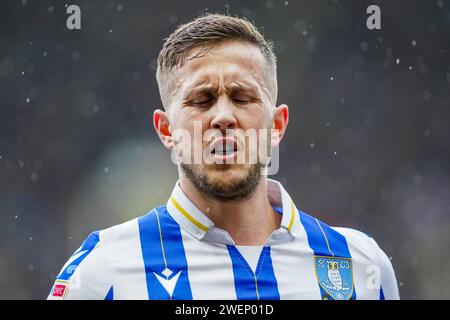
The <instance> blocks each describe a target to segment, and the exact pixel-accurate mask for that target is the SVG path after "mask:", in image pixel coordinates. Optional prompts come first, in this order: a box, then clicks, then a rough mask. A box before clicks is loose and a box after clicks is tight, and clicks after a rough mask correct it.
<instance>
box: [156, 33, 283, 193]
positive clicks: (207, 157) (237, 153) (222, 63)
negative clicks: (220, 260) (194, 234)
mask: <svg viewBox="0 0 450 320" xmlns="http://www.w3.org/2000/svg"><path fill="white" fill-rule="evenodd" d="M199 50H201V48H196V49H193V50H192V51H191V52H190V54H189V56H190V57H191V56H193V55H195V54H196V53H198V52H199ZM265 68H266V62H265V59H264V57H263V55H262V53H261V52H260V50H259V49H258V48H257V47H256V46H254V45H252V44H249V43H246V42H242V41H226V42H222V43H219V44H217V45H216V46H214V48H213V49H212V50H210V51H209V52H208V53H207V54H206V55H204V56H201V57H197V58H194V59H192V60H189V59H187V60H186V62H185V64H184V65H183V66H182V67H181V68H178V69H175V70H174V73H173V74H172V75H171V80H169V81H171V83H170V85H169V86H168V87H169V88H170V90H169V91H168V94H169V95H170V98H169V99H170V106H169V107H168V108H167V113H166V116H167V122H168V124H169V131H170V134H171V137H172V138H173V145H171V146H169V148H172V147H174V148H175V151H176V152H177V153H178V154H179V153H180V152H182V153H183V156H184V157H185V158H184V159H183V158H181V161H182V163H181V164H180V166H181V169H182V173H183V174H185V175H186V177H187V178H188V179H189V180H190V181H191V182H192V183H193V184H194V185H195V186H196V187H197V189H200V191H203V192H204V193H207V194H208V195H210V196H212V197H215V198H218V199H221V200H234V199H239V198H245V197H246V196H248V195H249V194H251V193H252V191H253V190H254V189H255V188H256V186H257V184H258V182H259V179H260V172H261V168H263V167H264V163H266V162H267V158H268V154H269V153H270V150H271V146H272V143H271V138H270V129H271V128H273V125H274V116H276V114H277V112H276V111H277V109H278V108H275V106H274V104H273V103H272V99H274V97H271V96H270V92H269V89H268V87H267V85H266V83H267V81H265V79H264V72H265ZM279 108H282V107H279ZM282 109H286V111H285V118H286V119H285V120H286V121H285V122H286V123H287V107H286V106H283V108H282ZM278 113H279V112H278ZM155 115H156V113H155ZM155 122H156V120H155ZM180 129H182V130H183V131H182V132H185V133H189V136H190V138H191V141H187V140H188V139H186V135H185V134H184V135H183V138H182V139H179V136H178V135H176V134H174V133H175V132H176V131H177V130H180ZM261 129H266V131H264V130H261ZM267 130H269V131H267ZM157 131H158V126H157ZM180 131H181V130H180ZM283 131H284V130H283ZM248 132H253V133H256V134H257V135H258V137H257V139H250V138H249V136H248V135H246V133H248ZM264 132H265V133H264ZM267 132H269V135H268V134H267ZM159 133H160V132H159ZM199 133H200V134H199ZM208 133H209V134H208ZM160 137H161V134H160ZM163 142H164V140H163ZM196 144H197V145H196ZM166 146H168V145H167V144H166ZM198 146H201V150H199V149H198ZM196 147H197V149H196ZM262 147H263V148H262ZM187 149H188V150H189V151H190V152H186V150H187ZM182 150H184V151H182ZM261 150H263V152H262V153H261ZM264 150H266V151H265V152H264ZM199 151H200V152H201V153H202V157H201V161H200V162H199V161H195V160H194V156H195V155H196V154H197V156H198V152H199ZM258 152H259V155H260V156H261V157H257V161H250V160H251V159H250V158H251V157H250V155H254V154H255V153H258ZM189 153H190V155H189V156H188V157H186V155H187V154H189ZM242 159H245V160H244V161H242ZM197 160H198V158H197ZM253 160H254V159H253Z"/></svg>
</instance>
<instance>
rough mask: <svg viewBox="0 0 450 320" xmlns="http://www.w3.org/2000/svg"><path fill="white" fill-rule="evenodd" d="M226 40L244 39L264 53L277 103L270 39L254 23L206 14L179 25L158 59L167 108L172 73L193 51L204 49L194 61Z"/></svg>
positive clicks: (158, 71)
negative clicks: (168, 86) (167, 90)
mask: <svg viewBox="0 0 450 320" xmlns="http://www.w3.org/2000/svg"><path fill="white" fill-rule="evenodd" d="M225 40H242V41H247V42H249V43H251V44H254V45H255V46H257V47H258V48H259V50H260V51H261V53H262V54H263V56H264V58H265V60H266V62H267V68H265V70H264V71H265V72H264V77H265V80H266V82H267V83H266V84H267V87H268V89H269V91H270V94H271V95H272V102H273V103H275V101H276V96H277V67H276V64H277V59H276V56H275V53H274V51H273V43H272V41H270V40H266V39H265V38H264V37H263V35H262V34H261V33H260V32H259V31H258V29H257V28H256V27H255V25H254V24H253V23H251V22H250V21H248V20H247V19H245V18H239V17H231V16H228V15H223V14H217V13H216V14H205V15H203V16H200V17H198V18H196V19H195V20H193V21H191V22H188V23H186V24H183V25H181V26H179V27H178V28H177V29H176V30H175V31H174V32H173V33H172V34H171V35H170V36H169V37H168V38H167V39H165V43H164V46H163V48H162V50H161V51H160V53H159V56H158V67H157V70H156V80H157V81H158V87H159V92H160V95H161V99H162V102H163V105H164V107H165V108H167V105H168V104H169V101H168V97H167V94H166V90H165V86H166V85H167V80H168V75H169V72H170V71H171V70H172V68H174V67H182V66H183V64H184V62H185V60H186V56H187V54H188V53H189V51H190V50H191V49H193V48H196V47H202V49H201V50H200V52H199V53H198V54H196V55H195V56H194V57H192V59H193V58H196V57H200V56H202V55H205V54H206V53H208V51H209V50H210V49H211V48H212V47H213V46H214V45H215V44H217V43H219V42H221V41H225Z"/></svg>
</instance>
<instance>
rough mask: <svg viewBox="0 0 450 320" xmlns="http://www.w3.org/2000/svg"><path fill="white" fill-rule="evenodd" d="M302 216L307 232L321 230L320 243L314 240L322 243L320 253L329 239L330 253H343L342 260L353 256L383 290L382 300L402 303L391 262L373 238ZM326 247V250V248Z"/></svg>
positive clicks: (355, 261)
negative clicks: (397, 300)
mask: <svg viewBox="0 0 450 320" xmlns="http://www.w3.org/2000/svg"><path fill="white" fill-rule="evenodd" d="M300 215H301V218H302V219H303V221H302V223H303V225H304V227H305V229H308V228H309V229H313V228H314V227H315V226H317V228H316V231H315V237H316V238H317V239H319V240H317V239H314V238H313V237H312V240H313V241H316V242H317V243H318V245H317V247H318V248H319V249H320V241H321V240H320V239H321V238H322V235H323V237H324V238H327V240H325V241H323V242H326V246H327V247H328V250H330V249H331V251H334V253H335V254H336V251H339V250H340V252H339V254H337V255H338V256H347V255H348V256H350V257H351V258H352V261H353V263H354V264H355V266H358V268H359V269H361V268H362V269H364V270H365V273H367V276H370V275H373V278H374V279H375V282H376V283H377V286H379V289H380V298H382V299H399V293H398V286H397V280H396V276H395V272H394V268H393V266H392V263H391V259H390V258H389V257H388V256H387V255H386V253H385V252H384V251H383V250H382V249H381V248H380V246H379V245H378V243H377V242H376V241H375V240H374V239H373V238H372V237H371V236H369V235H367V234H366V233H364V232H361V231H358V230H355V229H352V228H344V227H331V226H329V225H327V224H326V223H324V222H322V221H320V220H318V219H316V218H314V217H311V216H309V215H308V214H306V213H304V212H301V211H300ZM309 232H310V233H312V232H311V231H309ZM313 232H314V231H313ZM307 233H308V231H307ZM322 247H325V244H323V245H322Z"/></svg>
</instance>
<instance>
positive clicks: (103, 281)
mask: <svg viewBox="0 0 450 320" xmlns="http://www.w3.org/2000/svg"><path fill="white" fill-rule="evenodd" d="M268 197H269V201H270V203H271V204H272V206H273V207H274V209H275V211H277V212H278V213H279V214H281V215H282V219H281V226H280V228H279V229H278V230H275V231H274V232H273V233H272V234H271V236H270V237H269V239H268V240H267V242H266V243H265V244H264V245H263V246H237V245H235V243H234V242H233V239H232V238H231V237H230V235H229V233H228V232H226V231H225V230H222V229H220V228H218V227H216V226H214V223H213V222H212V221H211V220H210V219H209V218H208V217H207V216H206V215H205V214H203V213H202V212H201V211H200V210H199V209H198V208H197V207H196V206H195V205H194V204H193V203H192V202H191V201H190V200H189V199H188V198H187V197H186V196H185V195H184V193H183V192H182V190H181V189H180V187H179V185H178V183H177V184H176V186H175V188H174V190H173V193H172V195H171V197H170V199H169V200H168V202H167V204H166V205H165V206H161V207H158V208H155V209H153V210H151V211H150V212H149V213H147V214H146V215H144V216H142V217H139V218H136V219H133V220H131V221H128V222H125V223H123V224H120V225H117V226H114V227H111V228H109V229H105V230H102V231H96V232H93V233H91V234H90V235H89V236H88V238H87V239H86V240H85V241H84V242H83V244H82V246H81V247H80V248H79V249H78V250H77V251H76V252H75V253H74V254H73V255H72V257H71V258H70V259H69V261H68V262H67V263H66V264H65V265H64V266H63V268H62V270H61V272H60V274H59V275H58V276H57V279H56V281H55V284H54V285H53V288H52V290H51V292H50V295H49V297H48V298H49V299H255V300H256V299H339V300H341V299H398V298H399V293H398V287H397V281H396V278H395V274H394V270H393V268H392V265H391V262H390V260H389V258H388V257H387V256H386V254H385V253H384V252H383V251H382V250H381V249H380V248H379V247H378V245H377V243H376V242H375V241H374V240H373V239H372V238H370V237H368V236H367V235H365V234H363V233H361V232H359V231H356V230H352V229H347V228H334V227H330V226H328V225H326V224H325V223H323V222H321V221H319V220H318V219H316V218H314V217H312V216H310V215H308V214H306V213H304V212H302V211H299V210H298V209H297V207H296V206H295V204H294V202H293V201H292V200H291V197H290V196H289V195H288V193H287V192H286V191H285V190H284V188H283V187H282V185H281V184H280V183H278V182H277V181H274V180H269V181H268Z"/></svg>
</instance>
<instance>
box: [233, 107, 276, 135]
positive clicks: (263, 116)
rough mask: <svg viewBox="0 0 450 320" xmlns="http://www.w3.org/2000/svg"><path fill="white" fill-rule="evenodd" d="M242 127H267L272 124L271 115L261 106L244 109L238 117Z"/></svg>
mask: <svg viewBox="0 0 450 320" xmlns="http://www.w3.org/2000/svg"><path fill="white" fill-rule="evenodd" d="M238 119H239V123H240V126H241V128H243V129H244V130H245V129H265V128H267V127H268V126H270V125H271V121H272V120H271V119H272V118H271V117H270V115H269V112H268V111H267V110H266V109H263V108H262V107H261V106H258V107H257V108H249V109H246V110H243V111H242V114H240V116H239V117H238Z"/></svg>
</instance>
